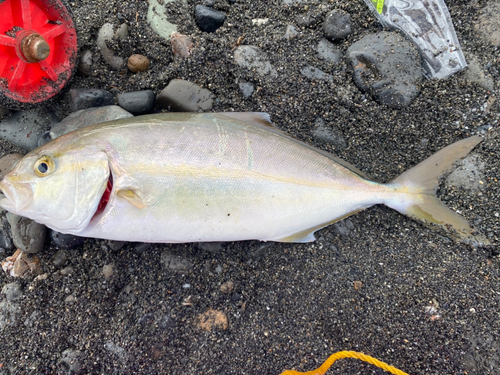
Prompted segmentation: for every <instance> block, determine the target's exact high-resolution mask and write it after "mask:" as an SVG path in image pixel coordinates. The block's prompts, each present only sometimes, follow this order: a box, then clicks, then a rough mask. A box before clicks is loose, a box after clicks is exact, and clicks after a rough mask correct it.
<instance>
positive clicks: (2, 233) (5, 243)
mask: <svg viewBox="0 0 500 375" xmlns="http://www.w3.org/2000/svg"><path fill="white" fill-rule="evenodd" d="M12 249H14V242H12V237H11V235H10V225H9V224H8V221H7V219H6V218H5V217H3V218H2V219H1V220H0V253H4V254H5V253H7V252H8V251H10V250H12Z"/></svg>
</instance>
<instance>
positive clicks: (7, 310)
mask: <svg viewBox="0 0 500 375" xmlns="http://www.w3.org/2000/svg"><path fill="white" fill-rule="evenodd" d="M20 312H21V306H20V304H19V303H12V302H8V301H6V300H4V301H2V302H0V331H2V330H3V329H4V328H5V327H7V326H14V325H16V323H17V319H18V317H19V313H20Z"/></svg>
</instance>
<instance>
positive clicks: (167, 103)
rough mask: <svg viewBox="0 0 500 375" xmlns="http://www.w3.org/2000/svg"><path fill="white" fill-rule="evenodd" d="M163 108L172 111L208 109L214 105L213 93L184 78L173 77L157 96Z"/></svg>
mask: <svg viewBox="0 0 500 375" xmlns="http://www.w3.org/2000/svg"><path fill="white" fill-rule="evenodd" d="M156 101H157V102H158V104H160V106H161V107H162V108H165V109H167V108H170V109H171V110H172V111H185V112H198V111H208V110H210V109H211V108H212V105H213V94H212V93H211V92H210V91H209V90H207V89H204V88H201V87H200V86H198V85H195V84H194V83H191V82H188V81H185V80H183V79H173V80H171V81H170V83H169V84H168V86H167V87H165V88H164V89H163V90H162V91H161V93H160V94H159V95H158V96H157V98H156Z"/></svg>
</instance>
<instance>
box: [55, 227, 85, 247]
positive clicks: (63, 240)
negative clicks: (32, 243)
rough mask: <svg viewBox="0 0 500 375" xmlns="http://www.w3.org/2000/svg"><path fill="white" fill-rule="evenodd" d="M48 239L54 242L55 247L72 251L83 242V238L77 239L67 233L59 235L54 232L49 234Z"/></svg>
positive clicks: (77, 237)
mask: <svg viewBox="0 0 500 375" xmlns="http://www.w3.org/2000/svg"><path fill="white" fill-rule="evenodd" d="M50 238H51V239H52V241H54V243H55V244H56V246H58V247H59V248H61V249H66V250H70V249H74V248H76V247H78V246H81V245H83V243H84V242H85V237H79V236H75V235H72V234H67V233H59V232H56V231H55V230H53V231H51V232H50Z"/></svg>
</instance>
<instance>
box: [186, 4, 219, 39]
mask: <svg viewBox="0 0 500 375" xmlns="http://www.w3.org/2000/svg"><path fill="white" fill-rule="evenodd" d="M194 16H195V18H196V22H197V23H198V26H199V27H200V29H201V30H203V31H206V32H209V33H213V32H214V31H215V30H217V29H218V28H219V27H221V26H222V25H223V24H224V21H225V20H226V13H225V12H221V11H219V10H215V9H213V8H210V7H207V6H205V5H197V6H196V7H195V8H194Z"/></svg>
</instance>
